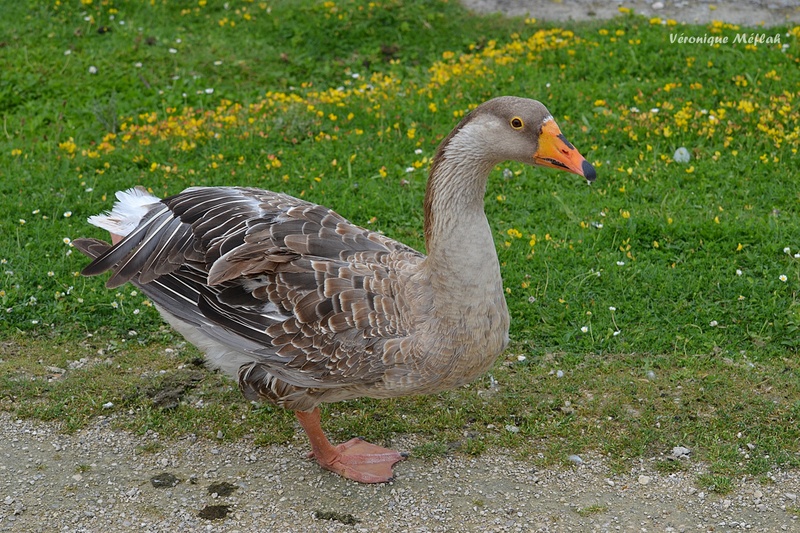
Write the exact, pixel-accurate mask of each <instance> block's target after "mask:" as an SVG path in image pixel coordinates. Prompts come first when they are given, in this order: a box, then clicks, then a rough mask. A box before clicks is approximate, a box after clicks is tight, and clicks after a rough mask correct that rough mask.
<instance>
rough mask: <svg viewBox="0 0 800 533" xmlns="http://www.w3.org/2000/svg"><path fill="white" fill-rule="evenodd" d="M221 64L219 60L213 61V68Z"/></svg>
mask: <svg viewBox="0 0 800 533" xmlns="http://www.w3.org/2000/svg"><path fill="white" fill-rule="evenodd" d="M221 64H222V61H220V60H217V61H214V66H216V67H218V66H220V65H221Z"/></svg>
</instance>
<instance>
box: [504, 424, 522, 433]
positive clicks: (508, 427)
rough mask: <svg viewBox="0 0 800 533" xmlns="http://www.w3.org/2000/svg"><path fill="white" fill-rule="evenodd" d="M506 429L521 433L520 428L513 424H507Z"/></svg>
mask: <svg viewBox="0 0 800 533" xmlns="http://www.w3.org/2000/svg"><path fill="white" fill-rule="evenodd" d="M506 431H510V432H511V433H519V428H518V427H517V426H512V425H511V424H509V425H507V426H506Z"/></svg>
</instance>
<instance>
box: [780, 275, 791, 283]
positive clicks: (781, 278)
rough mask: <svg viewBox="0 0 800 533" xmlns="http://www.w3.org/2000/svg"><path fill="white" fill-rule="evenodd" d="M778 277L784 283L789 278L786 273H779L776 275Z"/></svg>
mask: <svg viewBox="0 0 800 533" xmlns="http://www.w3.org/2000/svg"><path fill="white" fill-rule="evenodd" d="M778 279H779V280H781V281H782V282H784V283H786V281H787V280H788V279H789V278H787V277H786V274H781V275H780V276H778Z"/></svg>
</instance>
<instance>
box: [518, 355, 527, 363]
mask: <svg viewBox="0 0 800 533" xmlns="http://www.w3.org/2000/svg"><path fill="white" fill-rule="evenodd" d="M525 359H527V358H526V357H525V356H524V355H518V356H517V361H519V362H522V361H524V360H525Z"/></svg>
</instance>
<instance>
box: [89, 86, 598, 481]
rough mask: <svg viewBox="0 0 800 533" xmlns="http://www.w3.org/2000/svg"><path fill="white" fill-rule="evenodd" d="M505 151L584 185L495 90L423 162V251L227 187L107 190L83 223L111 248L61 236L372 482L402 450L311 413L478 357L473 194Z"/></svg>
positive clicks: (484, 357) (484, 355)
mask: <svg viewBox="0 0 800 533" xmlns="http://www.w3.org/2000/svg"><path fill="white" fill-rule="evenodd" d="M508 159H511V160H517V161H522V162H525V163H528V164H538V165H542V166H551V167H556V168H560V169H562V170H568V171H571V172H574V173H577V174H580V175H583V176H585V177H586V178H587V179H589V180H590V181H591V180H593V179H594V169H593V168H592V167H591V165H589V164H588V163H587V162H586V161H585V160H584V159H583V158H582V157H581V156H580V154H578V152H577V151H576V150H575V149H574V147H572V145H570V144H569V143H568V142H567V141H566V139H565V138H564V136H563V135H561V132H560V130H558V127H557V126H556V125H555V122H554V121H553V119H552V117H551V116H550V114H549V112H548V111H547V109H545V107H544V106H543V105H542V104H540V103H539V102H536V101H533V100H526V99H521V98H514V97H502V98H497V99H494V100H490V101H489V102H487V103H484V104H483V105H481V106H479V107H478V108H476V109H475V110H474V111H473V112H472V113H470V114H469V115H468V116H467V117H465V118H464V120H462V121H461V123H460V124H459V125H458V126H457V127H456V128H455V129H454V130H453V131H452V132H451V133H450V134H449V135H448V136H447V137H446V138H445V139H444V140H443V141H442V143H441V145H440V147H439V150H438V151H437V153H436V156H435V157H434V160H433V164H432V167H431V174H430V179H429V182H428V189H427V193H426V197H425V205H424V208H425V237H426V244H427V249H428V255H427V256H426V255H423V254H421V253H420V252H417V251H415V250H413V249H411V248H409V247H407V246H405V245H403V244H401V243H399V242H397V241H394V240H392V239H390V238H388V237H385V236H383V235H380V234H378V233H375V232H372V231H369V230H367V229H364V228H361V227H358V226H355V225H353V224H351V223H349V222H348V221H347V220H345V219H344V218H342V217H341V216H340V215H338V214H336V213H335V212H333V211H331V210H329V209H327V208H324V207H322V206H319V205H315V204H312V203H309V202H306V201H303V200H299V199H297V198H293V197H291V196H288V195H285V194H280V193H274V192H269V191H264V190H260V189H252V188H240V187H213V188H203V187H193V188H190V189H186V190H185V191H183V192H181V193H180V194H178V195H175V196H172V197H170V198H166V199H164V200H159V199H157V198H155V197H153V196H151V195H149V194H148V193H147V192H146V191H144V190H143V189H132V190H130V191H127V192H123V193H118V195H117V196H118V198H119V200H120V201H119V202H118V203H117V204H116V205H115V207H114V211H112V212H111V213H108V214H106V215H99V216H96V217H92V218H91V219H90V222H92V223H93V224H95V225H98V226H99V227H102V228H105V229H108V230H109V231H110V232H111V233H112V236H113V240H114V241H119V242H116V244H115V245H114V246H111V245H108V244H106V243H104V242H103V241H99V240H95V239H79V240H76V241H75V245H76V246H77V247H78V248H79V249H80V250H81V251H82V252H83V253H85V254H86V255H88V256H89V257H92V258H94V261H93V262H92V263H91V264H90V265H89V266H87V267H86V268H85V269H84V271H83V273H84V274H85V275H96V274H100V273H102V272H105V271H107V270H111V271H113V274H112V276H111V277H110V278H109V280H108V282H107V286H108V287H116V286H119V285H122V284H124V283H126V282H131V283H133V284H135V285H136V286H138V287H140V288H141V290H142V292H143V293H144V294H146V295H147V296H148V297H149V298H151V299H152V300H153V302H154V303H155V304H156V306H157V307H158V309H159V310H160V311H161V313H162V315H163V316H164V317H165V319H166V320H167V321H168V322H169V323H170V324H171V325H172V326H173V327H174V328H175V329H176V330H177V331H179V332H180V333H181V334H182V335H184V336H185V337H186V338H187V339H188V340H189V341H190V342H192V343H194V344H195V345H197V346H198V347H200V349H202V350H203V351H204V352H205V353H206V355H207V358H208V361H209V364H210V365H211V366H212V367H214V368H220V369H222V370H223V371H225V372H226V373H228V374H229V375H231V376H232V377H234V378H235V379H237V381H238V383H239V386H240V388H241V389H242V392H243V393H244V394H245V396H246V397H247V398H249V399H253V400H266V401H270V402H272V403H275V404H277V405H280V406H281V407H285V408H287V409H292V410H294V411H296V412H297V413H298V418H299V419H300V421H301V423H302V424H303V427H304V428H305V429H306V431H307V433H309V438H310V439H311V443H312V449H313V450H314V451H313V454H314V456H315V457H316V458H317V460H318V461H319V462H320V464H321V465H322V466H323V467H325V468H328V469H331V470H334V471H336V472H338V473H340V474H342V475H344V476H346V477H349V478H352V479H356V480H358V481H363V482H376V481H386V480H387V479H389V478H390V477H391V464H393V463H394V462H396V461H397V460H399V459H401V458H402V457H401V456H400V455H398V454H396V452H393V451H391V450H386V449H383V448H378V447H375V446H372V445H369V444H367V443H363V442H360V441H350V442H349V443H346V444H344V445H340V446H338V447H333V446H331V445H330V444H329V443H327V439H325V437H324V435H323V434H322V431H321V429H320V428H319V420H318V417H319V413H318V409H317V406H318V405H319V404H320V403H322V402H335V401H340V400H345V399H350V398H356V397H360V396H370V397H374V398H386V397H394V396H403V395H409V394H421V393H434V392H438V391H441V390H445V389H449V388H453V387H456V386H459V385H462V384H464V383H468V382H469V381H471V380H473V379H475V378H476V377H478V376H479V375H480V374H482V373H483V372H485V371H486V370H487V369H488V368H489V367H490V366H491V365H492V364H493V362H494V361H495V359H496V358H497V356H498V355H499V354H500V353H501V352H502V351H503V349H504V348H505V346H506V344H507V340H508V325H509V317H508V311H507V308H506V304H505V299H504V296H503V287H502V280H501V279H500V270H499V265H498V262H497V255H496V252H495V250H494V245H493V241H492V236H491V232H490V230H489V226H488V222H487V221H486V217H485V215H484V212H483V196H484V193H485V188H486V180H487V177H488V174H489V172H490V171H491V169H492V168H493V167H494V166H495V165H496V164H498V163H500V162H502V161H504V160H508Z"/></svg>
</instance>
